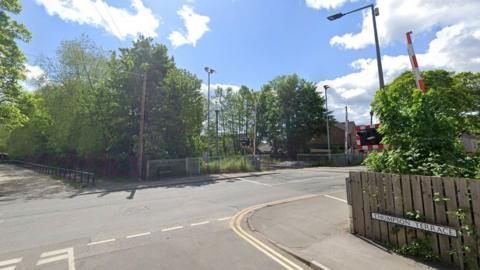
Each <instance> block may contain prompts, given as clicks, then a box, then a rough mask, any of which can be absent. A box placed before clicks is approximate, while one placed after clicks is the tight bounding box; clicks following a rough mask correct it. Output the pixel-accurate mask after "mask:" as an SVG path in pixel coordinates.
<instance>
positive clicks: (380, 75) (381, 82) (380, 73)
mask: <svg viewBox="0 0 480 270" xmlns="http://www.w3.org/2000/svg"><path fill="white" fill-rule="evenodd" d="M367 8H370V10H371V11H372V19H373V34H374V36H375V48H376V51H377V67H378V80H379V85H380V89H383V87H384V86H385V81H384V80H383V69H382V58H381V55H380V45H379V43H378V33H377V21H376V19H375V17H376V16H378V15H380V12H379V10H378V8H376V7H375V6H374V5H373V4H370V5H366V6H364V7H361V8H357V9H355V10H351V11H349V12H346V13H342V12H340V13H337V14H333V15H331V16H328V17H327V19H329V20H330V21H334V20H337V19H340V18H341V17H343V16H345V15H348V14H350V13H354V12H357V11H360V10H363V9H367ZM370 115H373V111H370Z"/></svg>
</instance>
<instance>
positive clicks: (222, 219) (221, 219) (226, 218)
mask: <svg viewBox="0 0 480 270" xmlns="http://www.w3.org/2000/svg"><path fill="white" fill-rule="evenodd" d="M231 218H232V217H223V218H219V219H217V220H218V221H224V220H229V219H231Z"/></svg>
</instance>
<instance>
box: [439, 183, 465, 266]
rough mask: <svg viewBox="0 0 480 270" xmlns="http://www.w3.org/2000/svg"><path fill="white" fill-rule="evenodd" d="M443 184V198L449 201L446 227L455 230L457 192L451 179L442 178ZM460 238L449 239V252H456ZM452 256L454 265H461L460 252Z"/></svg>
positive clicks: (458, 223) (457, 225)
mask: <svg viewBox="0 0 480 270" xmlns="http://www.w3.org/2000/svg"><path fill="white" fill-rule="evenodd" d="M443 184H444V185H445V196H446V197H447V198H448V199H449V200H448V201H447V218H448V226H450V227H453V228H455V229H456V230H458V229H460V221H459V219H458V217H457V215H456V214H455V213H456V211H457V210H458V204H457V191H456V188H455V180H454V179H453V178H450V177H448V178H443ZM460 239H461V238H460V236H458V237H457V238H450V250H457V249H458V248H459V244H461V240H460ZM455 254H456V255H454V256H453V261H454V263H455V264H456V265H459V266H462V265H463V255H462V252H461V251H459V250H457V252H456V253H455Z"/></svg>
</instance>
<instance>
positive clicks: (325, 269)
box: [311, 261, 330, 270]
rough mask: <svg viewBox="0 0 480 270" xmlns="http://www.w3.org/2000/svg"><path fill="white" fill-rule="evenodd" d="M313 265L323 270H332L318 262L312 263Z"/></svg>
mask: <svg viewBox="0 0 480 270" xmlns="http://www.w3.org/2000/svg"><path fill="white" fill-rule="evenodd" d="M311 263H312V264H313V265H315V266H317V267H319V268H321V269H323V270H330V268H328V267H326V266H325V265H323V264H321V263H319V262H317V261H311Z"/></svg>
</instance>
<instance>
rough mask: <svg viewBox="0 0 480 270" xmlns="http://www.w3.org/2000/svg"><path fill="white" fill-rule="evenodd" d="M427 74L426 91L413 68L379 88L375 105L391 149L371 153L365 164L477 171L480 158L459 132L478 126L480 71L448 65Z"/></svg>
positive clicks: (401, 169) (385, 168) (430, 171)
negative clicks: (467, 150)
mask: <svg viewBox="0 0 480 270" xmlns="http://www.w3.org/2000/svg"><path fill="white" fill-rule="evenodd" d="M423 76H424V79H425V84H426V86H427V92H426V93H425V94H422V93H421V92H420V90H418V89H417V88H416V87H415V81H414V79H413V75H412V73H410V72H406V73H404V74H402V75H400V76H399V77H398V78H397V79H395V80H394V81H393V82H392V83H391V84H389V85H387V86H386V87H385V89H383V90H379V91H377V93H376V95H375V100H374V102H373V109H374V110H375V112H376V114H377V116H378V117H379V119H380V122H381V123H382V125H381V127H380V132H381V133H382V134H383V143H385V144H387V145H389V149H388V150H385V151H384V152H382V153H372V154H370V155H369V156H368V158H367V159H366V161H365V164H366V165H367V167H368V168H369V169H370V170H373V171H379V172H390V173H409V174H421V175H436V176H463V177H475V170H476V167H478V166H480V165H479V164H480V160H479V159H478V157H468V156H466V155H465V154H464V153H463V148H462V146H461V144H460V142H459V140H458V135H459V134H460V133H461V132H470V133H474V132H476V131H477V122H476V120H473V119H477V120H478V112H479V111H480V106H478V102H476V100H477V99H478V93H479V92H480V91H478V90H479V86H480V77H479V76H478V74H473V73H459V74H456V75H455V74H452V73H448V72H446V71H442V70H437V71H428V72H424V75H423ZM472 112H473V113H472ZM475 112H477V113H476V114H475ZM473 122H475V123H473Z"/></svg>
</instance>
